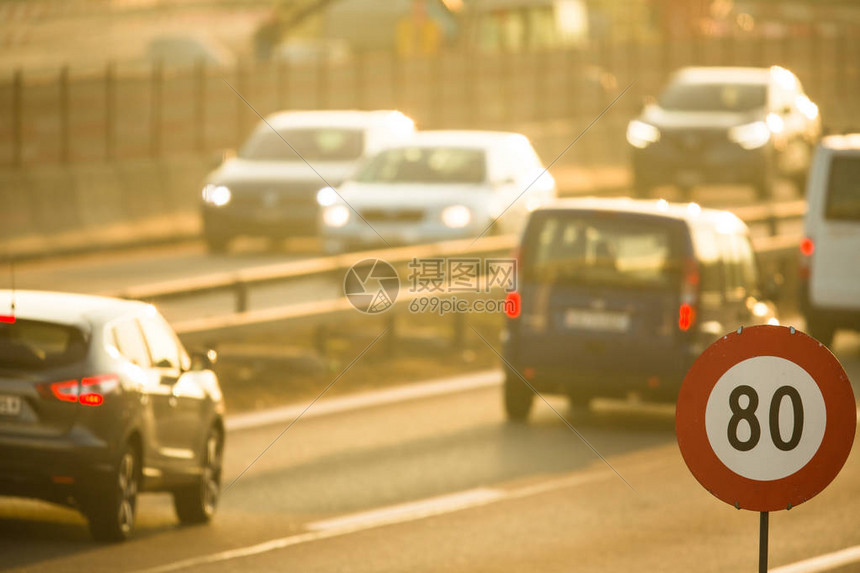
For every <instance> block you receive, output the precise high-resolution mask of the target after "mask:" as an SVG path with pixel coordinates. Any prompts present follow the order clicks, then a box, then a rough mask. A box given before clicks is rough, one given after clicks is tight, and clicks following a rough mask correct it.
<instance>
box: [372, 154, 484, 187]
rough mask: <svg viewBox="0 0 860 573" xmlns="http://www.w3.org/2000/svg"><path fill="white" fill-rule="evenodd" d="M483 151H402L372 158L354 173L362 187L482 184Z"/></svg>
mask: <svg viewBox="0 0 860 573" xmlns="http://www.w3.org/2000/svg"><path fill="white" fill-rule="evenodd" d="M486 173H487V167H486V154H485V152H484V150H483V149H468V148H462V147H404V148H397V149H389V150H387V151H383V152H382V153H380V154H379V155H376V156H375V157H374V158H373V159H371V160H370V161H368V162H367V163H366V164H365V165H364V166H363V167H362V168H361V169H360V170H359V172H358V175H357V177H356V180H357V181H359V182H362V183H483V182H484V180H485V179H486Z"/></svg>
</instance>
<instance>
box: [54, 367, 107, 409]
mask: <svg viewBox="0 0 860 573" xmlns="http://www.w3.org/2000/svg"><path fill="white" fill-rule="evenodd" d="M119 389H120V385H119V377H118V376H117V375H116V374H102V375H99V376H87V377H85V378H82V379H81V380H77V379H73V380H63V381H61V382H44V383H41V384H39V385H38V386H37V390H38V391H39V394H41V395H42V397H45V398H50V397H53V398H56V399H57V400H60V401H61V402H72V403H75V402H79V403H81V404H83V405H84V406H100V405H101V404H102V403H103V402H104V398H105V396H107V395H109V394H114V393H116V392H119Z"/></svg>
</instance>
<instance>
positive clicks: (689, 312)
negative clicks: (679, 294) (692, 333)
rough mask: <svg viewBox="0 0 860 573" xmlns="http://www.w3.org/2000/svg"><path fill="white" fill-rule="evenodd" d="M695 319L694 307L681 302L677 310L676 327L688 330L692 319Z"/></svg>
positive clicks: (691, 324)
mask: <svg viewBox="0 0 860 573" xmlns="http://www.w3.org/2000/svg"><path fill="white" fill-rule="evenodd" d="M695 320H696V309H695V308H693V306H691V305H689V304H687V303H683V304H682V305H681V308H680V310H679V311H678V328H680V329H681V330H683V331H684V332H686V331H688V330H690V327H691V326H693V321H695Z"/></svg>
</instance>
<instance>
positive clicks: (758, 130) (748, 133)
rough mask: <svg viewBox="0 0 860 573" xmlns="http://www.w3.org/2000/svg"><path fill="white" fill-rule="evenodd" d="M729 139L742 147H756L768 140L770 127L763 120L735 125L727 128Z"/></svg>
mask: <svg viewBox="0 0 860 573" xmlns="http://www.w3.org/2000/svg"><path fill="white" fill-rule="evenodd" d="M729 139H731V140H732V141H734V142H735V143H737V144H738V145H740V146H741V147H743V148H744V149H756V148H759V147H761V146H762V145H764V144H765V143H767V142H768V141H770V129H768V127H767V124H766V123H765V122H763V121H754V122H752V123H745V124H743V125H736V126H735V127H733V128H731V129H730V130H729Z"/></svg>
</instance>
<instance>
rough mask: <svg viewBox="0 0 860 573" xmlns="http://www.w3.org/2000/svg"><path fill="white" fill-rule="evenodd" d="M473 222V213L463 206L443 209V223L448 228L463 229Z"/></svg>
mask: <svg viewBox="0 0 860 573" xmlns="http://www.w3.org/2000/svg"><path fill="white" fill-rule="evenodd" d="M471 221H472V212H471V211H470V210H469V208H468V207H464V206H463V205H452V206H451V207H445V208H444V209H442V222H443V223H445V226H446V227H451V228H452V229H462V228H463V227H465V226H466V225H468V224H469V223H470V222H471Z"/></svg>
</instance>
